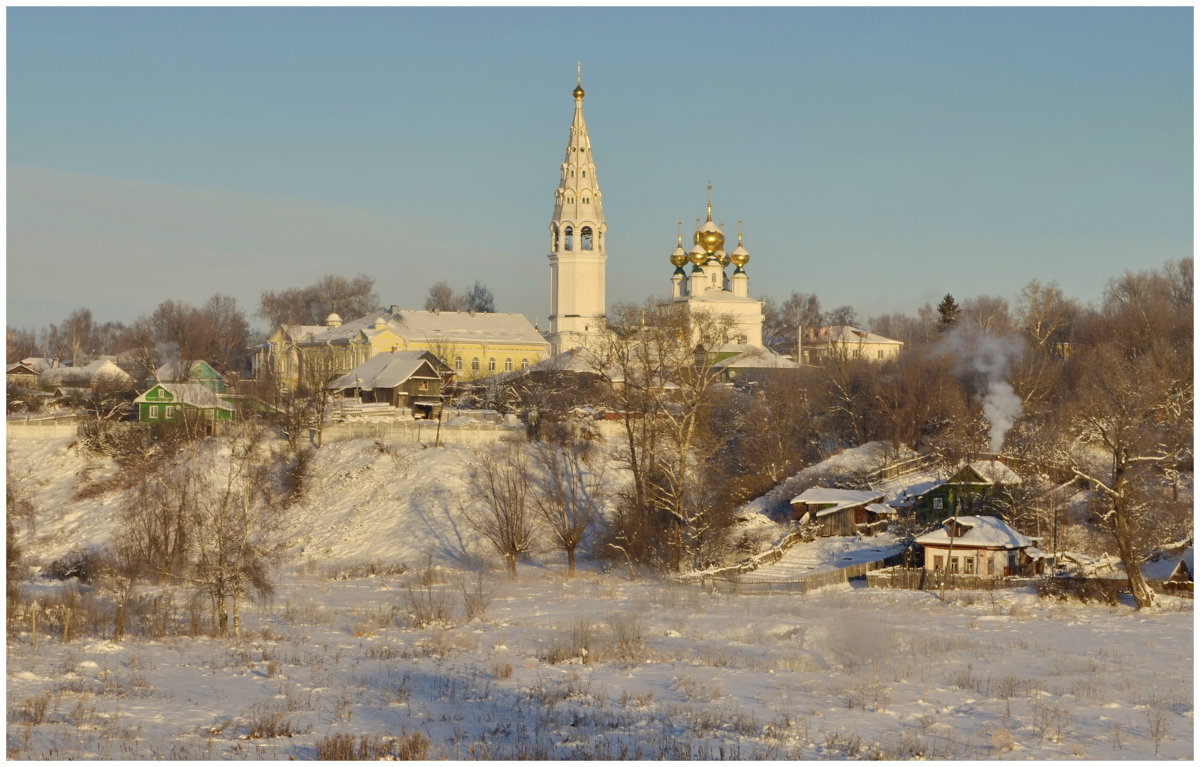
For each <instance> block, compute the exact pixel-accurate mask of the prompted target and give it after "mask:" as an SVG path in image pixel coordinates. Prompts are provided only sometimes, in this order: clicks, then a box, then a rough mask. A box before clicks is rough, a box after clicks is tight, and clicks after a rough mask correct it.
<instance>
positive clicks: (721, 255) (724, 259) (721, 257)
mask: <svg viewBox="0 0 1200 767" xmlns="http://www.w3.org/2000/svg"><path fill="white" fill-rule="evenodd" d="M713 255H714V256H716V258H717V260H718V261H720V262H721V266H722V267H726V266H729V254H728V253H726V252H725V249H724V248H721V249H720V250H718V251H717V252H716V253H713Z"/></svg>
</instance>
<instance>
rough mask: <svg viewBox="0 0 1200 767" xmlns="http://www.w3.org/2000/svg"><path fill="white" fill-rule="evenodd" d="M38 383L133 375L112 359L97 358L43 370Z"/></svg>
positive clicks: (130, 378) (54, 383)
mask: <svg viewBox="0 0 1200 767" xmlns="http://www.w3.org/2000/svg"><path fill="white" fill-rule="evenodd" d="M39 378H40V383H41V384H42V385H45V386H54V385H56V384H59V383H62V382H64V381H73V382H84V381H86V382H89V383H90V382H92V381H94V380H96V379H97V378H108V379H117V380H130V381H131V380H133V376H131V375H129V374H128V373H126V372H125V371H124V370H122V369H121V368H120V367H119V366H118V365H117V363H115V362H113V361H112V360H107V359H98V360H95V361H93V362H91V363H89V364H87V365H84V366H82V367H77V368H73V367H56V368H50V369H48V370H43V371H42V372H41V374H40V376H39Z"/></svg>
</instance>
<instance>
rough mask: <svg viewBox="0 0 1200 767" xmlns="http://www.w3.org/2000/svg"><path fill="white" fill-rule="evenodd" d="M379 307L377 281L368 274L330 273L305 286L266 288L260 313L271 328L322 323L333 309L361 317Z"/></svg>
mask: <svg viewBox="0 0 1200 767" xmlns="http://www.w3.org/2000/svg"><path fill="white" fill-rule="evenodd" d="M378 308H379V297H378V296H377V295H376V294H375V281H374V280H373V279H371V278H370V277H368V276H367V275H365V274H360V275H358V276H356V277H351V278H347V277H342V276H341V275H337V274H330V275H326V276H324V277H322V278H321V279H319V280H317V281H316V282H315V283H313V284H312V285H308V286H307V287H303V288H289V289H287V290H281V291H278V292H276V291H273V290H266V291H263V294H262V297H261V299H260V301H259V305H258V316H259V317H262V318H263V319H265V320H266V321H267V324H269V325H270V326H271V327H273V328H274V327H279V326H280V325H320V324H321V323H322V322H324V321H325V318H326V317H328V316H329V314H330V313H331V312H337V313H338V314H340V315H342V317H343V318H347V319H349V318H352V317H362V316H364V315H367V314H370V313H371V312H373V311H375V310H376V309H378Z"/></svg>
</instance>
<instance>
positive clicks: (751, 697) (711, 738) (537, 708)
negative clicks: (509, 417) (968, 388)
mask: <svg viewBox="0 0 1200 767" xmlns="http://www.w3.org/2000/svg"><path fill="white" fill-rule="evenodd" d="M69 442H70V440H65V439H64V440H35V439H13V438H11V437H10V439H9V451H8V458H9V465H10V474H9V477H10V481H11V482H12V483H13V485H14V488H15V489H17V490H18V491H19V492H20V493H21V494H22V496H23V497H25V498H27V499H28V500H29V501H30V502H31V503H33V505H34V507H35V508H36V509H37V522H38V523H37V525H36V527H33V528H30V527H27V526H24V525H23V526H22V528H21V529H22V533H21V534H22V543H23V545H24V547H25V555H26V558H27V561H30V560H41V561H42V562H46V561H49V560H50V559H52V558H54V557H57V556H62V555H63V554H64V553H66V552H67V551H69V550H71V549H73V548H77V547H80V546H99V545H103V544H104V543H105V542H106V541H107V540H108V539H109V538H110V537H111V535H112V533H113V531H114V530H115V525H116V514H117V512H118V510H119V509H120V507H121V499H120V496H119V494H118V493H116V492H108V493H106V494H101V495H97V496H93V497H90V498H83V499H81V498H78V497H76V494H75V492H76V490H77V489H78V487H79V485H80V483H81V482H82V481H84V480H85V479H88V478H90V479H92V480H95V479H103V478H104V477H106V476H108V475H109V474H110V473H111V471H112V467H111V465H109V464H108V463H107V462H106V461H104V460H100V459H95V458H89V457H85V456H82V455H80V454H79V453H78V452H77V451H76V450H74V449H73V448H70V447H69ZM866 452H867V451H862V450H860V451H858V452H855V451H847V453H846V454H844V455H843V456H840V457H835V459H832V460H833V462H834V463H837V462H841V463H843V464H844V463H854V462H860V463H863V464H864V465H867V463H868V462H867V460H866V458H864V455H865V453H866ZM476 456H477V453H475V452H473V451H472V450H471V449H469V448H443V449H439V450H421V449H417V448H398V449H380V447H378V446H375V445H374V444H372V443H371V442H369V441H358V442H345V443H337V444H333V445H329V446H327V447H325V448H322V449H321V450H320V451H319V452H318V455H317V459H316V461H315V462H314V466H313V483H312V487H311V491H310V494H309V496H308V498H307V499H306V500H305V502H304V503H303V504H302V505H301V506H299V507H297V508H296V509H294V510H292V511H291V512H290V513H289V516H288V520H287V533H288V535H289V538H290V540H291V542H292V543H291V546H292V548H291V556H290V559H289V560H288V561H287V562H285V563H284V564H283V565H281V567H280V569H279V572H278V573H277V580H278V591H277V594H276V596H275V598H274V599H273V600H272V601H271V602H270V603H269V604H265V605H260V606H256V607H253V608H248V609H244V610H243V620H244V622H245V628H244V631H243V635H242V636H241V637H238V638H227V639H213V638H206V637H202V636H201V637H197V636H185V635H178V634H173V632H172V631H170V630H168V631H166V632H165V634H164V633H162V632H161V631H157V632H156V631H155V630H154V627H152V626H151V625H149V624H150V623H151V622H153V621H154V619H155V618H156V617H157V618H159V619H164V620H161V621H159V622H160V623H163V624H164V625H165V623H166V622H167V621H165V617H169V616H170V615H174V617H175V618H177V619H178V622H179V624H181V625H184V627H185V628H186V624H187V623H188V621H189V614H188V609H187V608H186V606H185V602H186V598H185V595H184V594H183V593H182V592H180V593H176V594H174V595H173V596H172V604H173V608H172V610H170V611H168V610H159V611H157V613H156V612H155V611H150V612H148V613H146V614H145V615H144V617H139V618H137V619H136V620H133V621H132V624H133V626H132V628H131V630H130V632H129V634H127V635H126V636H125V638H123V639H121V640H114V639H112V638H111V631H108V632H106V633H103V632H102V633H101V635H102V636H105V637H109V638H105V639H96V638H89V637H86V636H85V637H77V638H71V639H70V641H67V642H63V641H62V639H61V636H59V635H58V634H56V633H55V632H54V631H52V630H50V629H49V628H48V627H46V626H40V627H39V637H40V638H39V641H38V642H37V643H36V645H35V644H34V642H33V641H32V639H31V634H30V630H29V629H30V627H29V626H28V625H25V624H22V623H17V624H16V625H15V626H13V627H12V630H11V631H10V634H9V636H8V653H7V661H8V663H7V685H8V689H7V692H8V718H7V722H8V727H7V753H8V756H9V757H10V758H17V759H27V758H34V759H66V758H104V759H133V758H143V759H146V758H168V759H207V758H213V759H224V758H234V759H237V758H248V759H263V758H270V759H276V758H278V759H287V758H292V757H295V758H317V757H339V758H340V757H345V756H349V755H351V754H350V753H349V752H348V751H347V749H348V748H350V747H351V746H352V747H353V748H356V749H360V750H361V749H362V748H364V742H365V747H366V748H367V749H368V755H371V754H372V753H373V754H374V755H389V754H390V755H393V756H410V757H411V756H416V757H423V758H428V759H436V758H485V759H501V758H512V757H525V758H553V759H565V758H597V759H617V758H640V759H652V758H676V759H683V758H742V759H750V758H755V759H791V758H806V759H811V758H851V757H859V758H868V757H879V758H887V759H907V758H922V757H924V758H953V759H997V758H1014V759H1028V758H1081V759H1148V758H1154V757H1155V756H1156V754H1157V755H1158V756H1159V757H1162V758H1175V759H1184V758H1187V759H1190V758H1192V756H1193V742H1194V739H1193V735H1192V733H1193V717H1194V712H1193V701H1194V696H1193V637H1194V632H1193V611H1192V609H1193V608H1192V603H1191V602H1190V601H1188V600H1177V599H1171V598H1165V599H1164V600H1163V601H1164V606H1163V607H1162V609H1160V610H1157V611H1152V612H1138V611H1136V610H1134V609H1132V607H1131V606H1129V605H1121V606H1117V607H1102V606H1083V605H1079V604H1075V603H1063V602H1050V601H1042V600H1039V599H1038V598H1037V597H1036V596H1035V595H1034V594H1033V593H1030V592H1028V591H996V592H986V593H981V592H960V593H951V594H950V595H948V600H947V602H945V603H943V602H941V601H940V600H939V599H938V598H937V595H936V594H933V593H924V592H916V591H902V590H895V591H887V590H875V589H868V588H865V587H862V588H852V587H850V586H835V587H829V588H826V589H823V590H820V591H817V592H814V593H809V594H806V595H773V596H736V595H723V594H712V593H707V592H705V591H703V590H702V589H701V588H700V587H697V586H694V585H686V586H685V585H677V584H666V583H661V582H655V581H644V582H631V581H630V580H628V579H627V578H626V577H625V576H626V571H625V569H624V568H618V569H615V570H612V571H610V572H604V571H602V570H601V569H600V568H599V567H598V566H597V565H596V564H595V563H593V562H590V561H588V562H585V563H584V569H583V571H582V572H581V574H580V577H578V578H576V579H574V580H568V579H566V578H564V577H563V569H564V568H563V567H562V564H561V559H560V556H559V555H557V554H555V553H553V552H552V551H550V550H547V551H545V552H540V553H538V554H537V555H536V556H535V557H534V558H533V559H532V560H531V561H529V562H523V563H522V564H521V566H520V568H519V570H520V575H521V578H520V580H519V581H517V582H515V583H510V582H508V581H507V580H506V579H505V578H504V577H503V575H502V573H501V571H500V570H499V569H495V570H492V571H490V572H487V573H486V574H484V575H483V576H482V578H480V577H477V573H473V572H471V571H469V570H466V569H464V567H465V566H466V565H468V564H475V565H477V564H478V562H479V559H478V557H477V556H476V555H477V554H478V553H480V552H482V551H485V549H483V547H482V546H480V545H479V541H478V540H477V539H476V538H475V537H474V536H473V534H472V533H471V532H470V530H469V528H468V527H467V526H466V525H465V524H464V523H463V521H462V517H461V513H460V509H461V507H462V504H463V503H465V502H466V501H467V498H466V496H465V492H466V484H465V481H464V476H465V472H466V470H467V467H468V466H469V465H470V463H471V462H472V461H473V460H476ZM809 473H810V474H811V473H813V472H809ZM793 480H795V482H800V481H803V480H804V477H798V478H793ZM785 484H787V483H785ZM793 484H794V483H793ZM789 492H791V491H790V489H789V488H787V487H781V488H779V490H778V492H775V493H774V496H778V498H783V497H784V496H787V495H788V493H789ZM774 496H773V497H772V498H764V499H763V500H762V501H760V502H758V503H757V504H755V503H752V504H749V505H748V507H747V509H746V511H747V512H748V513H752V512H753V511H754V507H755V506H761V507H762V508H763V509H766V508H769V507H771V506H772V505H775V504H777V501H778V498H775V497H774ZM757 522H758V524H759V525H760V526H762V525H765V526H767V527H770V528H771V529H772V530H773V529H774V523H773V522H768V521H766V520H764V519H759V520H757ZM767 527H764V528H763V529H767ZM780 529H782V528H780ZM891 543H892V540H891V539H890V538H889V537H888V536H876V537H874V538H868V539H862V540H858V541H856V540H855V539H849V538H846V539H827V540H824V541H818V542H815V543H813V544H802V545H799V546H796V547H795V548H794V549H792V550H791V551H789V552H788V557H787V558H786V560H785V561H783V562H781V563H779V564H778V565H773V566H772V567H775V568H778V569H776V570H775V571H774V572H775V573H776V575H775V576H769V573H768V572H767V570H769V569H770V568H765V569H764V570H763V571H762V572H761V573H757V574H756V575H760V576H766V577H783V578H784V579H786V575H787V573H786V572H785V571H790V570H794V571H795V572H796V573H803V572H811V571H813V570H820V569H825V568H828V567H831V566H836V565H838V564H839V563H841V564H843V565H844V564H848V563H852V562H854V561H860V560H862V558H863V557H867V558H869V559H874V558H878V557H879V556H880V554H881V552H872V551H871V549H872V548H881V549H889V546H890V544H891ZM889 550H890V549H889ZM882 555H883V556H886V553H884V554H882ZM364 563H375V564H376V565H377V566H376V567H374V568H371V569H370V570H368V569H367V568H364V567H363V565H364ZM398 563H405V564H406V565H407V569H404V568H400V567H391V566H392V565H396V564H398ZM429 563H433V564H434V565H438V567H437V568H431V567H429V566H428V565H429ZM789 569H790V570H789ZM402 570H403V572H402ZM369 571H373V572H379V573H388V574H386V575H384V574H381V575H372V576H368V575H366V573H367V572H369ZM347 576H349V577H347ZM68 586H69V584H68ZM62 588H63V584H62V583H59V582H46V581H43V580H41V579H35V580H34V581H33V582H30V583H28V584H26V585H25V586H24V589H25V590H26V598H27V599H28V600H31V599H35V598H42V599H43V600H44V599H45V598H47V597H51V596H52V595H53V593H54V592H57V591H61V589H62ZM156 596H161V594H160V593H159V592H157V591H155V590H153V589H151V588H149V587H142V591H141V599H143V600H150V599H153V598H154V597H156ZM485 604H486V606H484V605H485ZM469 606H470V607H471V608H472V609H471V612H473V613H475V614H474V615H473V617H470V618H469V617H468V615H467V612H468V607H469ZM199 614H202V615H206V611H201V612H200V613H199ZM430 616H432V617H434V618H436V620H434V621H433V622H432V623H430V622H427V621H425V620H422V618H423V617H430ZM158 628H159V629H162V628H163V626H159V627H158ZM340 736H353V738H354V740H353V742H352V743H351V744H350V745H347V743H348V741H347V739H346V738H344V737H340ZM364 738H365V741H364ZM371 748H374V749H375V751H373V752H372V751H370V749H371ZM355 755H358V754H355Z"/></svg>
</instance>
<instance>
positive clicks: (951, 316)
mask: <svg viewBox="0 0 1200 767" xmlns="http://www.w3.org/2000/svg"><path fill="white" fill-rule="evenodd" d="M937 312H938V330H939V331H946V330H949V329H950V328H952V327H954V326H955V325H957V324H958V316H959V315H960V314H962V307H961V306H959V305H958V302H957V301H955V300H954V296H952V295H950V294H949V293H947V294H946V297H945V298H943V299H942V302H941V303H940V304H938V307H937Z"/></svg>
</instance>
